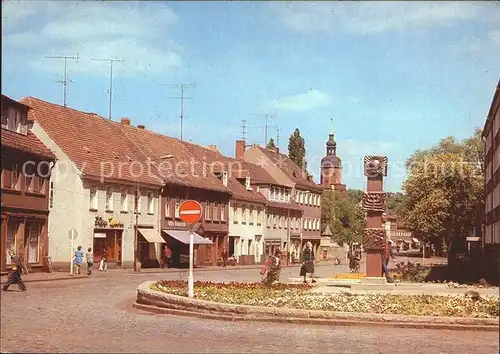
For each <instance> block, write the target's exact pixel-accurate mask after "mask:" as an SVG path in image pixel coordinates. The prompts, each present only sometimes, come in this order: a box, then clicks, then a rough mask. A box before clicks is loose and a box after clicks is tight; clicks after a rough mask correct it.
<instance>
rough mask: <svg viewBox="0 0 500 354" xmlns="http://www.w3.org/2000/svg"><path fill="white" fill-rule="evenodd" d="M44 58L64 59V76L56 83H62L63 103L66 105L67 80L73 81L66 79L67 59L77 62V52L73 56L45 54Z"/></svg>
mask: <svg viewBox="0 0 500 354" xmlns="http://www.w3.org/2000/svg"><path fill="white" fill-rule="evenodd" d="M44 58H45V59H64V78H63V79H62V80H58V81H56V82H57V83H60V84H62V85H63V102H64V103H63V105H64V107H66V99H67V92H66V86H68V82H73V81H71V80H69V79H68V70H67V63H68V59H69V60H76V62H77V63H78V53H77V54H76V57H75V56H67V55H56V56H46V57H44Z"/></svg>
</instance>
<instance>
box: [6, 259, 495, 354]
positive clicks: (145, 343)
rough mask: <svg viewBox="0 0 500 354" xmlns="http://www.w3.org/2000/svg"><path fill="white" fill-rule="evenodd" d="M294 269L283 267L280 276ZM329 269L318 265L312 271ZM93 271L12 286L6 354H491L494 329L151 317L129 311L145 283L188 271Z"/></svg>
mask: <svg viewBox="0 0 500 354" xmlns="http://www.w3.org/2000/svg"><path fill="white" fill-rule="evenodd" d="M297 271H298V268H288V269H284V270H283V273H282V276H283V279H285V278H288V277H290V276H296V274H297ZM330 272H331V269H329V268H328V266H327V267H318V274H320V275H321V273H323V274H324V275H327V274H328V273H330ZM108 274H110V273H109V272H108V273H107V274H104V273H97V274H96V275H95V276H93V277H92V278H90V279H75V280H71V281H64V282H59V281H52V282H40V283H31V284H29V287H28V291H27V292H24V293H22V292H18V291H17V288H16V287H15V286H14V287H12V288H11V290H10V291H9V292H3V293H2V298H1V305H2V306H1V308H2V316H1V349H2V351H5V352H157V353H159V352H183V353H188V352H190V353H208V352H213V353H215V352H221V353H222V352H224V353H229V352H233V353H236V352H242V351H244V352H251V353H270V352H275V353H283V352H287V353H304V352H307V353H320V352H323V353H358V352H361V353H382V352H383V353H400V352H406V353H421V352H426V353H456V352H461V353H485V354H488V353H497V352H498V334H497V333H494V332H464V331H436V330H414V329H391V328H380V327H378V328H377V327H374V328H370V327H361V326H360V327H342V326H339V327H326V326H299V325H285V324H268V323H254V322H249V323H242V322H235V323H231V322H222V321H212V320H210V321H208V320H197V319H188V318H180V317H173V316H166V315H152V314H146V313H143V312H140V311H138V310H135V309H133V308H132V306H131V304H132V302H133V301H134V299H135V290H136V287H137V285H138V284H139V283H141V282H143V281H145V280H154V279H159V278H164V279H186V278H187V273H186V272H184V273H165V274H161V275H159V274H145V273H141V274H123V275H122V276H119V277H117V276H109V275H108ZM195 277H196V279H197V280H212V281H230V280H235V281H255V280H257V279H258V278H259V275H258V270H256V269H242V270H219V271H205V272H198V273H195Z"/></svg>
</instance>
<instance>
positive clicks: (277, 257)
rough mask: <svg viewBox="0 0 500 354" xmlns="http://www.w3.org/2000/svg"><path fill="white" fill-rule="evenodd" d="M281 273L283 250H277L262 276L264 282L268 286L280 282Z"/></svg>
mask: <svg viewBox="0 0 500 354" xmlns="http://www.w3.org/2000/svg"><path fill="white" fill-rule="evenodd" d="M280 273H281V250H279V249H277V250H276V251H275V252H274V255H273V254H270V255H269V257H268V259H267V261H266V263H265V265H264V268H263V269H262V270H261V272H260V274H261V276H262V282H263V283H264V284H266V285H272V284H273V283H274V282H278V281H279V280H280Z"/></svg>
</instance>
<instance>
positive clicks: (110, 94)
mask: <svg viewBox="0 0 500 354" xmlns="http://www.w3.org/2000/svg"><path fill="white" fill-rule="evenodd" d="M92 60H95V61H109V89H108V93H109V106H108V119H109V120H111V100H112V97H113V63H114V62H118V63H123V60H120V59H113V58H110V59H92Z"/></svg>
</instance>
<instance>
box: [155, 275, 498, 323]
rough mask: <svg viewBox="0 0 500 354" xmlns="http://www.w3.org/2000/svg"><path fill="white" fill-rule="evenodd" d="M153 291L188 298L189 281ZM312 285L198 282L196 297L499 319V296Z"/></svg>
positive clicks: (267, 304)
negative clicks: (327, 289)
mask: <svg viewBox="0 0 500 354" xmlns="http://www.w3.org/2000/svg"><path fill="white" fill-rule="evenodd" d="M151 288H152V289H153V290H158V291H163V292H167V293H169V294H174V295H180V296H187V282H184V281H159V282H157V283H155V284H153V285H152V286H151ZM311 289H312V286H311V285H309V284H275V285H273V286H270V287H266V286H264V285H262V284H261V283H212V282H196V283H195V298H196V299H200V300H207V301H215V302H221V303H228V304H239V305H251V306H264V307H286V308H296V309H305V310H326V311H336V312H362V313H381V314H395V315H397V314H399V315H421V316H451V317H476V318H488V317H498V316H499V300H498V296H495V297H484V298H482V299H481V300H478V301H475V300H474V299H472V298H468V297H465V296H464V295H453V296H452V295H450V296H442V295H393V294H351V293H347V292H341V293H330V294H322V293H314V292H311V291H310V290H311Z"/></svg>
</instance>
